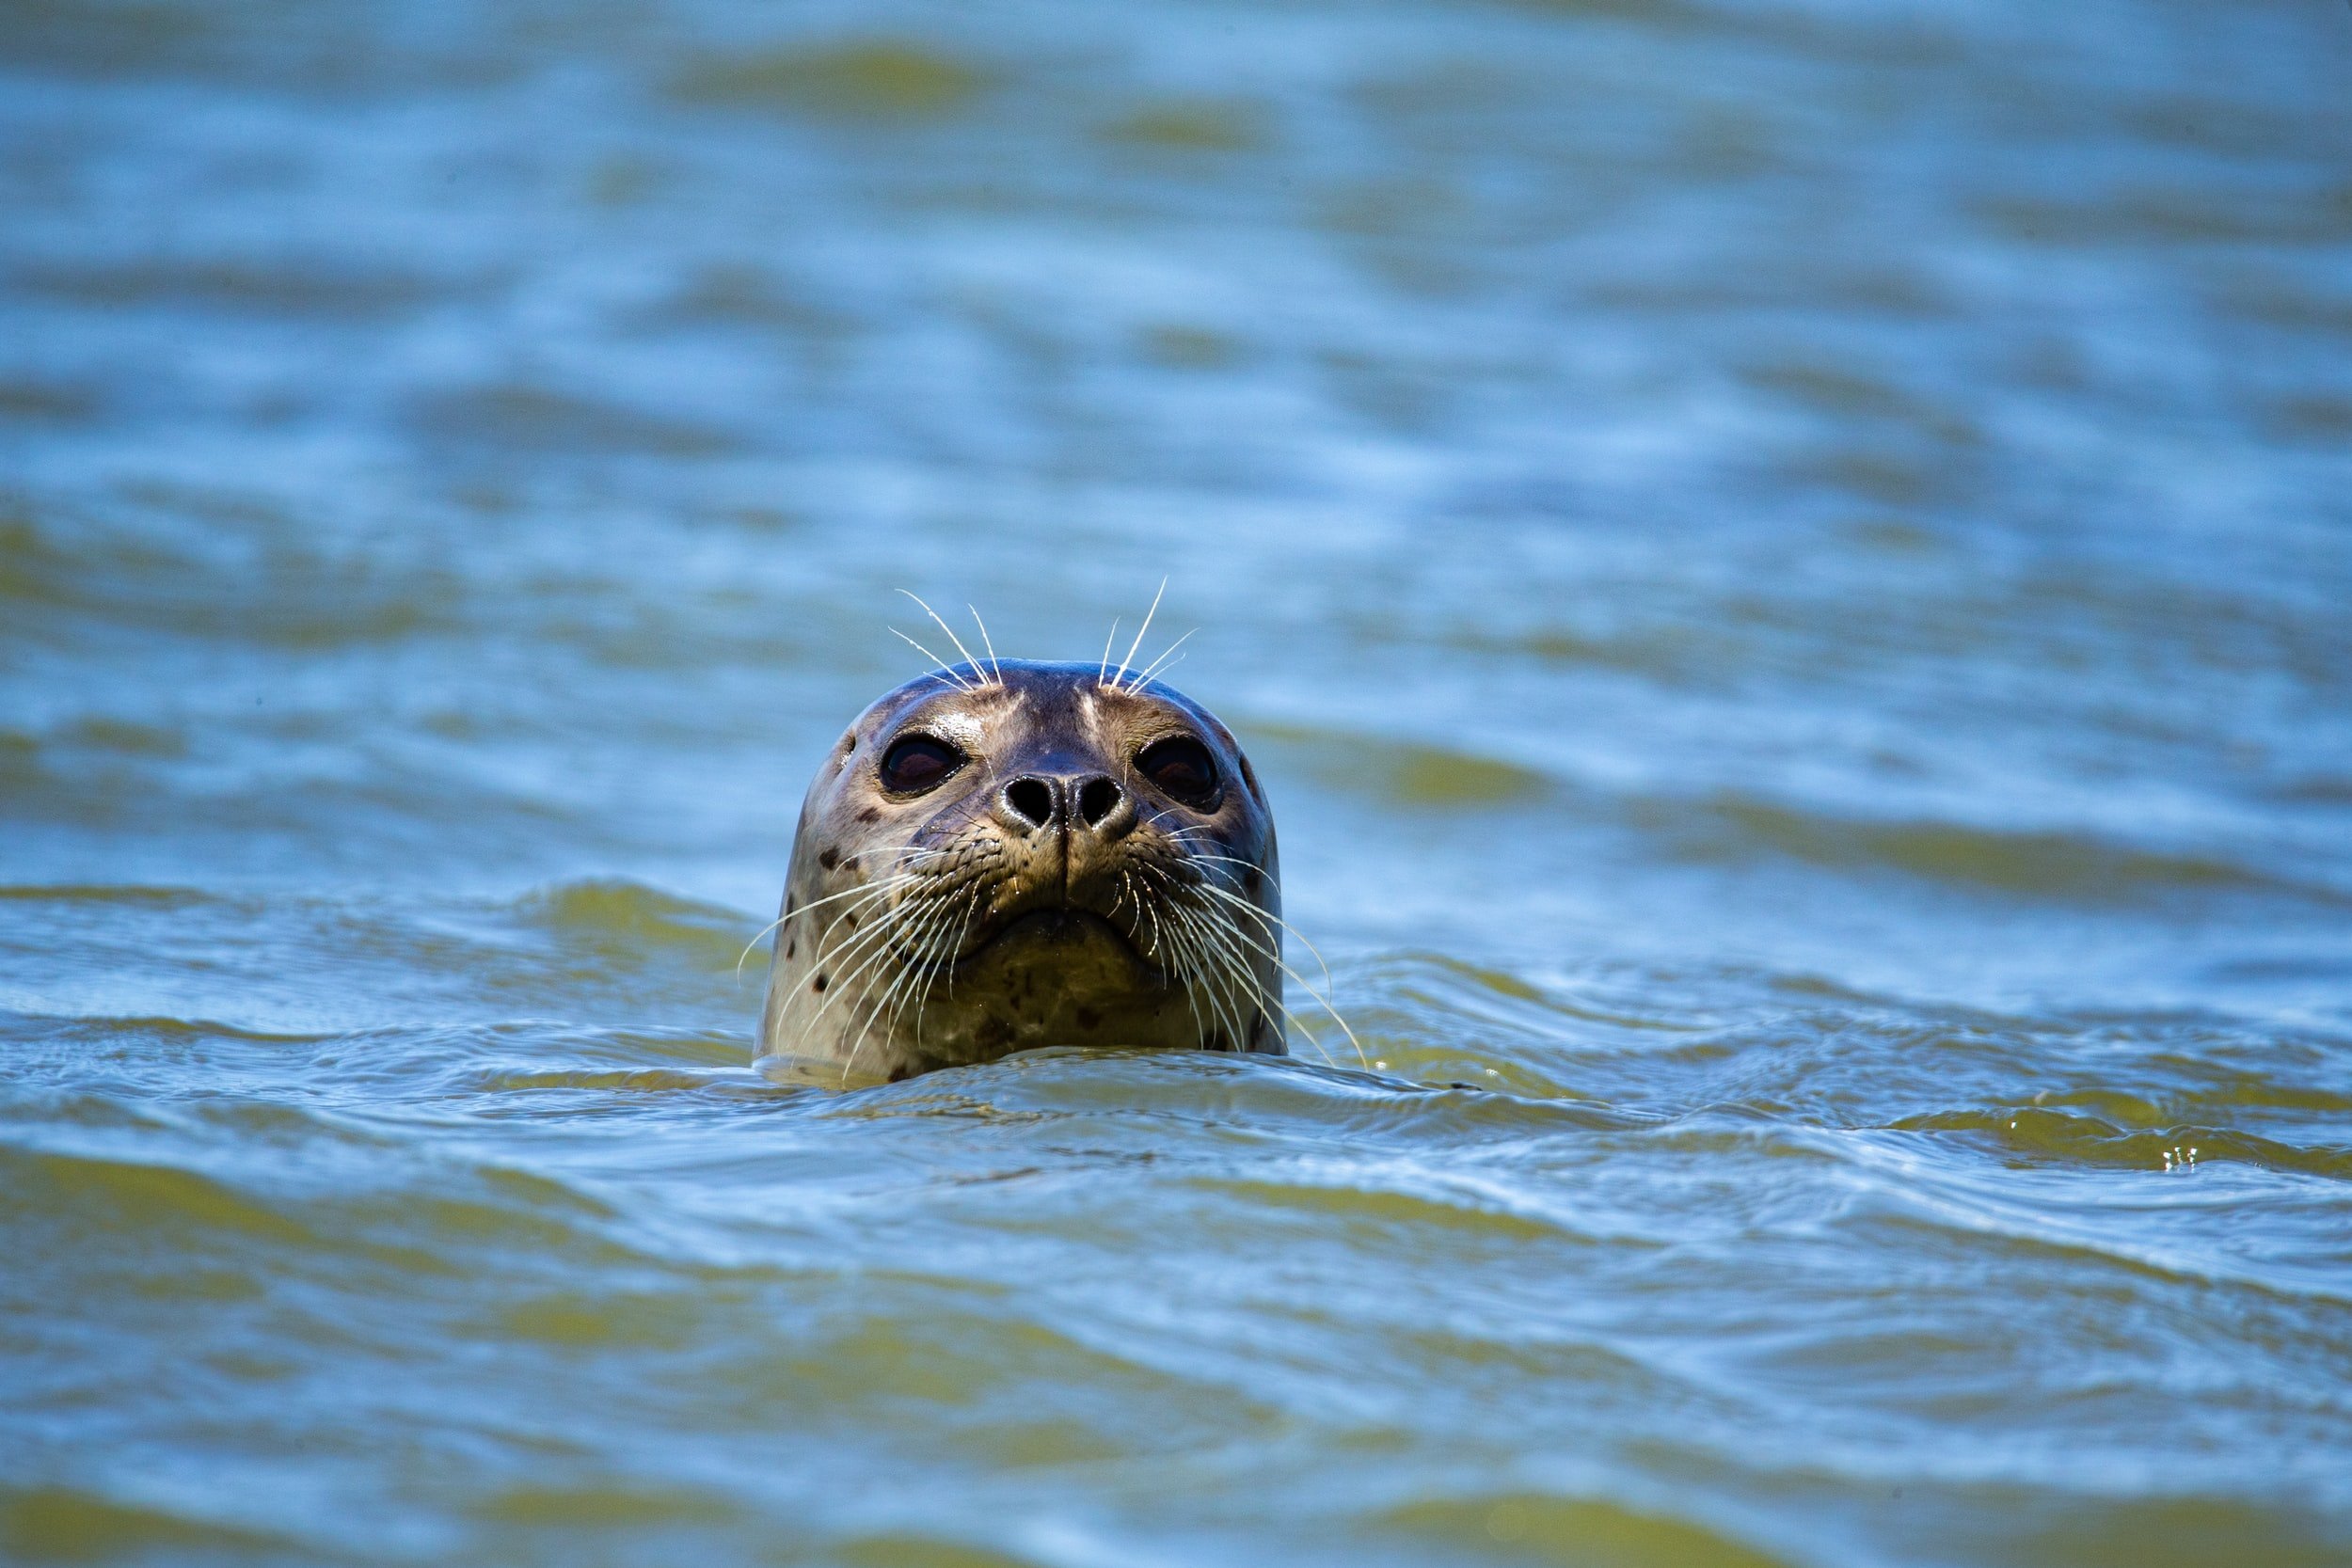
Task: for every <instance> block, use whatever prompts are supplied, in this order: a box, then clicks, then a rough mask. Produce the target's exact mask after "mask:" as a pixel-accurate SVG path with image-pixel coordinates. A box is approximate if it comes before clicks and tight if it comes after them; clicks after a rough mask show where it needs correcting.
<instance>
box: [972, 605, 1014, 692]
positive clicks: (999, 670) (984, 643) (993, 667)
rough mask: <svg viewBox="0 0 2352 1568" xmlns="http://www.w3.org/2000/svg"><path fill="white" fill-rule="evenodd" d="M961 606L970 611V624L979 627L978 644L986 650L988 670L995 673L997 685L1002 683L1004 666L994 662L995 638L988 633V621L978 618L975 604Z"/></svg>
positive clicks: (978, 609)
mask: <svg viewBox="0 0 2352 1568" xmlns="http://www.w3.org/2000/svg"><path fill="white" fill-rule="evenodd" d="M963 608H964V609H966V610H970V611H971V612H972V624H973V625H974V626H977V627H979V628H980V646H981V647H983V648H986V649H987V650H988V668H989V670H990V672H991V673H993V674H994V675H995V677H996V684H997V685H998V686H1002V685H1004V684H1005V667H1004V666H1003V665H1001V664H999V663H997V662H996V643H995V640H994V639H993V638H991V637H990V636H989V635H988V623H987V622H986V621H983V620H981V619H980V607H979V606H977V605H976V604H966V605H965V606H964V607H963Z"/></svg>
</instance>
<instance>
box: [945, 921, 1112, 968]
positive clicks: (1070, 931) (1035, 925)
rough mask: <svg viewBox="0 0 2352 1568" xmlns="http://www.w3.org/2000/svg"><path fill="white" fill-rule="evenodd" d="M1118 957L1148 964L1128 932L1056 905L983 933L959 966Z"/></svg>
mask: <svg viewBox="0 0 2352 1568" xmlns="http://www.w3.org/2000/svg"><path fill="white" fill-rule="evenodd" d="M1114 952H1115V953H1117V954H1118V955H1120V956H1122V957H1124V958H1129V959H1132V960H1133V961H1134V962H1136V963H1137V964H1141V963H1143V961H1144V958H1143V955H1142V954H1141V953H1140V952H1138V951H1137V950H1136V944H1135V942H1134V941H1133V940H1132V939H1131V938H1130V937H1129V936H1128V935H1127V933H1126V932H1124V931H1122V930H1120V928H1119V927H1117V926H1114V925H1113V924H1111V922H1110V921H1108V920H1106V919H1104V917H1103V916H1101V915H1099V914H1096V913H1095V912H1094V911H1092V910H1079V909H1071V908H1067V907H1063V906H1056V907H1054V908H1051V909H1038V910H1030V911H1026V912H1025V913H1022V914H1017V915H1014V916H1013V917H1012V918H1011V919H1009V920H1008V921H1006V922H1004V923H1003V924H1002V925H1000V926H998V927H996V928H995V929H994V930H992V931H988V932H986V933H984V934H983V935H982V936H981V938H980V940H979V941H978V942H976V943H974V944H973V945H972V946H971V947H969V948H967V949H965V951H964V954H963V957H962V958H959V959H957V960H956V963H957V967H958V968H959V969H961V968H962V967H963V966H965V965H968V964H974V963H983V962H998V961H1006V960H1010V961H1013V962H1028V961H1035V960H1046V961H1051V960H1053V959H1055V958H1068V959H1078V960H1082V959H1086V958H1096V959H1098V960H1099V959H1100V958H1108V957H1110V956H1111V955H1112V954H1113V953H1114Z"/></svg>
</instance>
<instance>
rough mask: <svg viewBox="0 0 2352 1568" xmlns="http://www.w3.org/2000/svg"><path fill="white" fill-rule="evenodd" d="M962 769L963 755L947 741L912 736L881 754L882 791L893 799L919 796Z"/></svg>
mask: <svg viewBox="0 0 2352 1568" xmlns="http://www.w3.org/2000/svg"><path fill="white" fill-rule="evenodd" d="M962 767H963V753H962V752H959V751H957V750H956V749H955V748H954V747H953V746H950V745H948V744H947V743H946V741H944V740H933V739H932V738H931V737H930V736H928V735H911V736H907V737H906V738H905V739H904V740H901V741H899V742H898V744H897V745H895V746H893V747H891V748H890V750H889V751H887V752H883V753H882V787H883V788H884V789H886V790H888V791H890V792H891V793H892V794H893V795H920V794H922V793H923V791H925V790H927V789H930V788H932V787H934V786H936V785H938V784H944V783H946V780H947V779H948V778H949V777H950V776H952V775H953V774H954V773H956V772H957V771H958V770H959V769H960V768H962Z"/></svg>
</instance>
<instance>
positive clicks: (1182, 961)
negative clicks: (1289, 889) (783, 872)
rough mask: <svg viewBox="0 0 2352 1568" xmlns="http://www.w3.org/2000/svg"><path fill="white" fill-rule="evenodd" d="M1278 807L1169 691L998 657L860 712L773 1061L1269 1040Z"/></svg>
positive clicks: (1275, 975) (797, 919) (833, 780)
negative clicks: (1274, 811) (1272, 808)
mask: <svg viewBox="0 0 2352 1568" xmlns="http://www.w3.org/2000/svg"><path fill="white" fill-rule="evenodd" d="M1281 931H1282V925H1281V892H1280V882H1279V867H1278V865H1277V863H1276V858H1275V846H1274V820H1273V816H1272V815H1271V814H1270V813H1269V812H1268V810H1267V809H1266V802H1265V797H1264V794H1263V791H1262V790H1261V789H1260V788H1259V785H1258V781H1257V778H1256V776H1255V775H1254V774H1253V773H1252V772H1251V770H1250V768H1249V764H1248V760H1247V759H1246V758H1245V757H1244V756H1243V755H1242V752H1241V748H1240V747H1239V746H1238V745H1237V744H1235V742H1234V740H1233V737H1232V735H1231V734H1230V733H1228V732H1227V730H1226V729H1225V726H1223V725H1222V724H1220V723H1218V722H1217V721H1216V719H1214V718H1213V717H1211V716H1210V715H1209V714H1208V712H1207V711H1206V710H1204V709H1202V708H1201V707H1200V706H1199V705H1197V704H1195V703H1193V702H1192V701H1191V700H1190V699H1188V698H1186V697H1184V695H1183V694H1181V693H1179V692H1177V691H1175V690H1173V689H1170V688H1168V687H1167V686H1164V685H1162V684H1160V683H1158V682H1156V681H1151V680H1145V679H1140V678H1136V677H1133V676H1130V675H1128V674H1127V673H1126V672H1125V671H1124V670H1123V669H1122V670H1120V671H1119V672H1117V673H1105V672H1104V670H1102V669H1099V668H1098V667H1097V666H1095V665H1091V664H1045V663H1031V662H1026V661H1016V660H1011V659H1007V660H1004V661H1002V662H1001V663H1000V662H998V661H995V660H993V659H992V660H989V661H986V662H984V663H979V664H977V665H975V664H963V665H959V666H956V667H954V668H952V669H947V670H943V671H936V672H934V673H930V674H928V675H925V676H922V677H921V678H919V679H916V680H913V681H910V682H908V683H907V684H906V685H904V686H901V687H899V688H898V689H897V690H895V691H892V692H890V693H889V694H887V695H886V696H884V697H882V699H881V700H880V701H879V702H877V703H875V704H874V705H872V706H871V707H869V708H867V709H866V711H865V712H864V713H863V714H861V715H859V716H858V718H857V721H855V722H854V723H852V724H851V725H850V729H849V732H848V733H847V734H845V735H844V736H842V737H841V739H840V741H839V742H838V743H837V744H836V745H835V746H834V748H833V751H832V752H831V753H830V754H829V755H828V756H827V757H826V759H825V762H824V764H823V765H822V766H821V767H820V768H818V772H817V777H816V779H815V781H814V782H813V783H811V784H810V785H809V790H808V797H807V799H806V800H805V801H804V802H803V805H802V808H801V819H800V828H799V832H798V834H797V836H796V838H795V840H794V843H793V849H792V867H791V871H790V874H789V876H788V877H787V880H786V883H785V892H784V907H783V910H782V911H781V914H780V916H779V920H778V924H777V927H776V939H775V954H774V958H772V959H771V962H770V964H769V969H768V997H767V1003H766V1005H765V1006H764V1007H763V1008H762V1010H761V1017H760V1028H759V1049H760V1058H761V1061H760V1065H761V1067H762V1069H763V1070H765V1071H767V1072H769V1073H770V1075H771V1076H774V1077H780V1078H790V1077H813V1078H815V1079H816V1080H817V1081H819V1082H822V1081H825V1080H826V1079H827V1078H828V1077H829V1076H832V1075H836V1074H837V1077H838V1081H840V1082H843V1083H847V1082H849V1081H850V1080H851V1079H853V1078H855V1079H860V1080H866V1081H871V1080H873V1079H877V1078H881V1079H892V1080H896V1079H900V1078H905V1077H909V1076H912V1075H913V1074H915V1073H918V1072H928V1071H930V1070H932V1069H938V1068H945V1067H954V1066H959V1065H962V1064H966V1063H973V1062H986V1061H993V1060H994V1059H995V1058H997V1057H999V1056H1003V1055H1005V1054H1007V1053H1010V1052H1014V1051H1022V1050H1026V1049H1028V1048H1030V1047H1034V1046H1049V1045H1060V1046H1120V1045H1125V1046H1160V1047H1172V1048H1180V1049H1188V1050H1200V1051H1253V1052H1262V1053H1273V1054H1280V1053H1282V1052H1283V1050H1284V1046H1283V1030H1282V1025H1281V1022H1280V1018H1281V1009H1282V991H1281V983H1282V982H1281V976H1282V964H1281Z"/></svg>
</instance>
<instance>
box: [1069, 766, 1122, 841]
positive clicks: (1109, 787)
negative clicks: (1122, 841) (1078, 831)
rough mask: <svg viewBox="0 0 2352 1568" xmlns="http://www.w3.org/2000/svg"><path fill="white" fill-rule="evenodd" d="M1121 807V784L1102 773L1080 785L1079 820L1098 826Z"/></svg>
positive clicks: (1090, 825)
mask: <svg viewBox="0 0 2352 1568" xmlns="http://www.w3.org/2000/svg"><path fill="white" fill-rule="evenodd" d="M1118 809H1119V785H1118V784H1115V783H1113V782H1112V781H1111V780H1109V779H1106V778H1104V777H1103V776H1101V775H1100V774H1097V775H1096V776H1095V777H1093V778H1091V779H1089V780H1088V781H1087V782H1086V783H1084V784H1080V785H1079V786H1078V820H1079V821H1081V822H1083V823H1085V824H1086V825H1087V826H1088V827H1089V828H1098V827H1101V826H1102V824H1103V819H1104V817H1106V816H1109V815H1110V814H1111V813H1113V812H1115V811H1117V810H1118Z"/></svg>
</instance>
